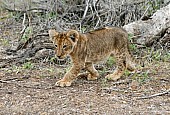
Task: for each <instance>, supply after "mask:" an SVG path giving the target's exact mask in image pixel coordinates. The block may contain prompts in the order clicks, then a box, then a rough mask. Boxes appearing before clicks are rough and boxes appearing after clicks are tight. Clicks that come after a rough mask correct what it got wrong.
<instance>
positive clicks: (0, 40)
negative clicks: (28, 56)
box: [0, 39, 9, 46]
mask: <svg viewBox="0 0 170 115" xmlns="http://www.w3.org/2000/svg"><path fill="white" fill-rule="evenodd" d="M0 42H1V43H2V45H3V46H8V45H9V40H7V39H0Z"/></svg>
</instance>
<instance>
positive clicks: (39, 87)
mask: <svg viewBox="0 0 170 115" xmlns="http://www.w3.org/2000/svg"><path fill="white" fill-rule="evenodd" d="M16 25H20V26H21V24H20V23H15V26H14V23H13V21H12V20H11V19H10V20H9V19H8V18H5V19H4V18H3V19H2V18H1V21H0V27H1V29H0V33H1V35H0V59H1V60H2V59H4V58H7V57H9V56H8V55H7V54H5V53H4V52H5V50H6V49H7V48H9V47H10V48H12V47H15V46H16V45H17V39H16V38H17V37H16V36H17V35H18V34H19V32H20V31H21V29H20V28H17V27H18V26H16ZM2 62H3V61H2ZM69 67H70V65H66V66H61V65H57V64H54V63H49V62H48V61H44V60H39V61H37V62H30V63H25V64H19V65H12V66H7V67H5V68H0V114H1V115H15V114H16V115H19V114H23V115H25V114H28V115H29V114H30V115H31V114H40V115H94V114H95V115H121V114H123V115H133V114H134V115H141V114H146V115H169V114H170V61H155V60H153V61H152V62H148V61H147V60H145V66H144V67H143V68H142V69H140V70H138V72H137V73H128V72H126V73H125V74H124V76H123V78H122V79H120V80H118V81H115V82H113V81H107V80H105V79H104V76H105V75H106V74H108V71H107V68H106V70H105V69H100V70H98V71H99V73H100V78H99V79H98V80H96V81H87V80H86V78H78V79H77V81H75V82H74V83H73V85H72V86H71V87H64V88H61V87H54V84H55V82H56V81H57V80H59V79H61V78H62V76H63V75H64V73H65V72H66V71H67V70H68V68H69ZM109 71H112V70H109Z"/></svg>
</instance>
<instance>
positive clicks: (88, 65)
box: [49, 27, 135, 87]
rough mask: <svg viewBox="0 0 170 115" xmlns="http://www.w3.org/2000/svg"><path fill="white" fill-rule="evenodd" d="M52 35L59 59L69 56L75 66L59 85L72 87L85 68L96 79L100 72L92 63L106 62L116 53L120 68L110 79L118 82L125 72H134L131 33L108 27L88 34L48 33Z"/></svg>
mask: <svg viewBox="0 0 170 115" xmlns="http://www.w3.org/2000/svg"><path fill="white" fill-rule="evenodd" d="M49 36H50V39H51V40H52V41H53V43H54V45H55V46H56V49H55V52H56V56H57V57H58V58H59V59H63V58H65V57H66V56H67V55H70V57H71V59H72V63H73V65H72V67H71V69H70V70H69V71H68V72H67V73H66V74H65V75H64V77H63V79H61V80H59V81H57V82H56V85H57V86H61V87H64V86H70V85H71V83H72V82H73V81H74V80H75V79H76V77H77V75H78V73H79V72H80V70H81V69H83V68H85V69H86V70H87V71H88V72H89V75H88V76H87V79H88V80H95V79H97V78H98V77H99V73H98V72H97V70H96V69H95V68H94V66H93V64H95V63H97V62H100V61H104V60H106V59H107V58H108V57H109V56H110V54H114V56H115V58H116V64H117V68H116V69H115V71H114V72H113V73H112V74H109V75H107V76H106V78H107V79H110V80H117V79H119V78H120V77H121V76H122V75H123V73H124V71H125V69H128V70H130V71H133V70H135V66H134V65H135V64H134V62H133V60H132V56H131V54H130V51H129V43H128V34H127V32H126V31H125V30H123V29H121V28H117V27H112V28H111V27H105V28H101V29H98V30H94V31H91V32H88V33H85V34H81V33H79V32H77V31H76V30H70V31H68V32H62V33H59V32H56V31H55V30H49Z"/></svg>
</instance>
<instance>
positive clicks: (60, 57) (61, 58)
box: [55, 55, 66, 61]
mask: <svg viewBox="0 0 170 115" xmlns="http://www.w3.org/2000/svg"><path fill="white" fill-rule="evenodd" d="M55 57H56V58H57V59H58V60H60V61H63V60H64V59H65V58H66V56H65V55H63V56H57V55H55Z"/></svg>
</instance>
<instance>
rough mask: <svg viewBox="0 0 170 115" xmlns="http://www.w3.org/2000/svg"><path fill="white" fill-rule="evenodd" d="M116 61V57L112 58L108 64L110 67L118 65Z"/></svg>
mask: <svg viewBox="0 0 170 115" xmlns="http://www.w3.org/2000/svg"><path fill="white" fill-rule="evenodd" d="M115 60H116V59H115V58H114V57H111V56H110V57H109V59H108V60H107V62H106V63H107V64H108V66H109V67H111V66H112V65H113V64H116V61H115Z"/></svg>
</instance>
